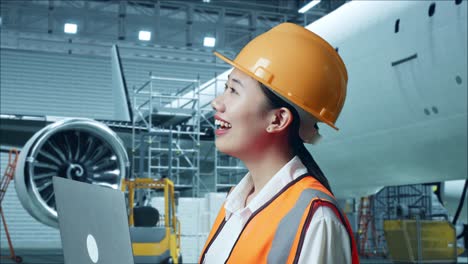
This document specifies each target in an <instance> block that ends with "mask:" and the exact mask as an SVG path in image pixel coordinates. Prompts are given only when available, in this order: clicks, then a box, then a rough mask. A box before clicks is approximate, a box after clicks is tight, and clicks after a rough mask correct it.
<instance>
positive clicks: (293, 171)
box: [224, 156, 307, 221]
mask: <svg viewBox="0 0 468 264" xmlns="http://www.w3.org/2000/svg"><path fill="white" fill-rule="evenodd" d="M305 173H307V168H306V167H305V166H304V164H303V163H302V161H301V159H300V158H299V157H298V156H294V157H293V158H292V159H291V160H290V161H289V162H288V163H286V164H285V165H284V166H283V167H282V168H281V169H280V170H279V171H278V172H277V173H276V174H275V175H273V177H272V178H271V179H270V180H269V181H268V182H267V184H265V186H264V187H263V188H262V190H261V191H260V192H259V193H258V194H257V196H255V197H254V198H253V199H252V200H251V201H250V202H249V204H248V205H247V206H245V201H246V199H247V196H248V195H249V194H250V192H251V191H252V189H253V188H254V185H253V180H252V176H251V175H250V173H247V174H246V175H245V176H244V178H242V180H241V181H240V182H239V184H237V185H236V186H235V187H234V189H233V190H232V191H231V193H230V194H229V195H228V196H227V198H226V203H225V204H224V209H225V214H226V221H227V220H229V218H230V217H231V215H232V213H234V212H236V211H238V210H242V209H244V208H247V209H249V211H250V212H254V211H256V210H257V209H259V208H260V207H261V206H263V205H264V204H265V203H266V202H267V201H269V200H270V199H271V198H272V197H273V196H274V195H275V194H277V193H278V192H279V191H280V190H281V189H282V188H283V187H284V186H286V185H287V184H288V183H290V182H291V181H293V180H294V179H296V178H298V177H299V176H301V175H303V174H305Z"/></svg>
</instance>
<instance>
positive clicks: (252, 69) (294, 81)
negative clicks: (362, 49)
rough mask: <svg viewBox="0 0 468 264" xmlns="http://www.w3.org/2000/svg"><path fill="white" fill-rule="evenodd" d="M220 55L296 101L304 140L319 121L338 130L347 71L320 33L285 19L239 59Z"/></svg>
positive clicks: (254, 43)
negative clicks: (336, 123) (285, 21)
mask: <svg viewBox="0 0 468 264" xmlns="http://www.w3.org/2000/svg"><path fill="white" fill-rule="evenodd" d="M215 55H216V56H218V57H219V58H221V59H222V60H224V61H225V62H227V63H229V64H231V65H232V66H234V67H235V68H237V69H239V70H241V71H242V72H244V73H246V74H248V75H249V76H251V77H252V78H254V79H256V80H257V81H259V82H261V83H263V84H264V85H266V86H267V87H269V88H270V89H271V90H272V91H273V92H275V93H276V94H277V95H279V96H280V97H281V98H283V99H284V100H286V101H287V102H289V103H291V104H292V105H293V106H294V107H295V109H296V110H298V113H299V115H300V119H301V126H300V130H299V134H300V136H301V138H302V140H303V141H305V142H308V141H310V138H311V134H315V133H316V130H315V129H314V125H315V124H316V122H317V121H321V122H324V123H326V124H328V125H329V126H331V127H333V128H334V129H337V130H338V128H337V127H336V126H335V122H336V119H337V118H338V116H339V114H340V112H341V109H342V108H343V104H344V101H345V97H346V85H347V82H348V74H347V72H346V67H345V64H344V63H343V61H342V60H341V58H340V56H339V55H338V53H337V52H336V51H335V49H334V48H333V47H332V46H330V44H328V42H326V41H325V40H323V39H322V38H321V37H319V36H318V35H316V34H315V33H313V32H311V31H309V30H307V29H305V28H303V27H301V26H299V25H296V24H292V23H282V24H279V25H278V26H275V27H274V28H272V29H271V30H269V31H267V32H265V33H263V34H261V35H259V36H257V37H256V38H255V39H253V40H252V41H250V42H249V43H248V44H247V45H246V46H245V47H244V48H243V49H242V50H241V51H240V53H239V54H238V55H237V57H236V59H235V60H230V59H228V58H226V57H224V56H223V55H221V54H219V53H218V52H215Z"/></svg>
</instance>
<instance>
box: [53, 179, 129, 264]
mask: <svg viewBox="0 0 468 264" xmlns="http://www.w3.org/2000/svg"><path fill="white" fill-rule="evenodd" d="M52 181H53V185H54V193H55V202H56V205H57V214H58V220H59V227H60V236H61V238H62V247H63V255H64V260H65V263H66V264H75V263H76V264H88V263H89V264H120V263H122V264H132V263H134V261H133V254H132V245H131V241H130V232H129V227H128V220H127V209H126V206H125V198H124V194H123V193H122V192H121V191H119V190H115V189H111V188H107V187H102V186H98V185H92V184H88V183H83V182H78V181H73V180H69V179H65V178H60V177H54V178H53V180H52Z"/></svg>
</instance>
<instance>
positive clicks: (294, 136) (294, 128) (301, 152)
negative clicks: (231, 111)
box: [259, 82, 332, 192]
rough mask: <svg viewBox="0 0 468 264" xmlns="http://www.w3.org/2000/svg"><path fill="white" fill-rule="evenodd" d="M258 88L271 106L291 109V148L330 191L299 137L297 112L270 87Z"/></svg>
mask: <svg viewBox="0 0 468 264" xmlns="http://www.w3.org/2000/svg"><path fill="white" fill-rule="evenodd" d="M259 84H260V88H262V91H263V93H264V94H265V96H266V97H267V102H268V104H269V106H270V107H271V108H280V107H286V108H288V109H289V111H291V113H292V115H293V121H292V123H291V130H290V131H291V132H290V133H289V143H290V144H291V145H292V146H293V150H294V152H295V154H296V155H297V156H299V158H300V159H301V161H302V163H303V164H304V165H305V166H306V168H307V171H308V172H309V173H310V174H311V176H312V177H314V178H315V179H316V180H317V181H319V182H320V183H321V184H322V185H323V186H324V187H325V188H327V190H329V191H330V192H332V190H331V188H330V184H329V183H328V180H327V177H325V175H324V174H323V172H322V170H321V169H320V167H319V166H318V164H317V163H316V162H315V160H314V158H313V157H312V155H311V154H310V152H309V151H308V150H307V149H306V147H305V146H304V142H303V141H302V139H301V137H300V136H299V127H300V118H299V114H298V113H297V111H296V109H295V108H294V107H293V106H292V105H290V104H289V103H287V102H286V101H284V100H283V99H281V98H280V97H279V96H277V95H276V94H275V93H273V92H272V91H271V90H270V88H268V87H267V86H266V85H264V84H262V83H260V82H259Z"/></svg>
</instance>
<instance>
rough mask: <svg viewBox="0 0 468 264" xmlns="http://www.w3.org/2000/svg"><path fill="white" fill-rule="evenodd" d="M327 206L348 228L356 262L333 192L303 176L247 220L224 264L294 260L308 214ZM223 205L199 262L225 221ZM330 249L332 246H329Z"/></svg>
mask: <svg viewBox="0 0 468 264" xmlns="http://www.w3.org/2000/svg"><path fill="white" fill-rule="evenodd" d="M320 206H327V207H329V208H331V209H332V211H333V212H334V213H335V214H336V215H337V217H338V219H340V220H341V222H342V223H343V225H344V226H345V228H346V230H347V231H348V235H349V241H350V245H349V246H350V247H351V258H352V263H353V264H356V263H359V257H358V253H357V248H356V242H355V240H354V237H353V232H352V230H351V227H350V225H349V222H348V219H347V218H346V215H345V214H343V213H342V212H341V210H340V209H339V206H338V203H337V202H336V199H335V198H334V197H333V195H332V194H331V193H330V192H329V191H328V190H327V189H326V188H325V187H323V185H322V184H320V183H319V182H318V181H317V180H316V179H314V178H313V177H310V176H308V175H303V176H300V177H298V178H297V179H295V180H294V181H292V182H290V183H289V184H288V185H286V186H285V187H284V188H283V189H281V191H280V192H279V193H278V194H276V195H275V196H274V197H273V198H271V199H270V200H269V201H268V202H267V203H265V204H264V205H263V206H262V207H260V208H259V209H258V210H256V211H255V212H254V213H253V214H252V215H251V216H250V218H249V219H248V220H247V222H246V224H245V226H244V228H243V229H242V231H241V233H240V234H239V237H238V238H237V240H236V242H235V243H234V246H233V248H232V249H231V252H230V254H229V256H228V258H227V260H226V262H225V263H297V262H298V261H299V256H300V253H301V250H302V245H303V243H304V237H305V234H306V231H307V228H308V227H309V224H310V221H311V220H312V217H313V215H314V213H315V211H316V210H317V208H318V207H320ZM225 219H226V218H225V210H224V206H222V207H221V210H220V212H219V214H218V216H217V218H216V220H215V222H214V225H213V228H212V229H211V232H210V234H209V236H208V239H207V241H206V244H205V246H204V248H203V251H202V254H201V256H200V259H199V263H203V261H204V258H205V254H206V252H207V251H208V249H209V247H210V246H211V244H212V243H213V241H214V240H215V239H216V237H217V236H218V234H219V233H220V232H221V230H222V229H223V227H224V224H225V223H226V220H225ZM330 250H333V249H330Z"/></svg>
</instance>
